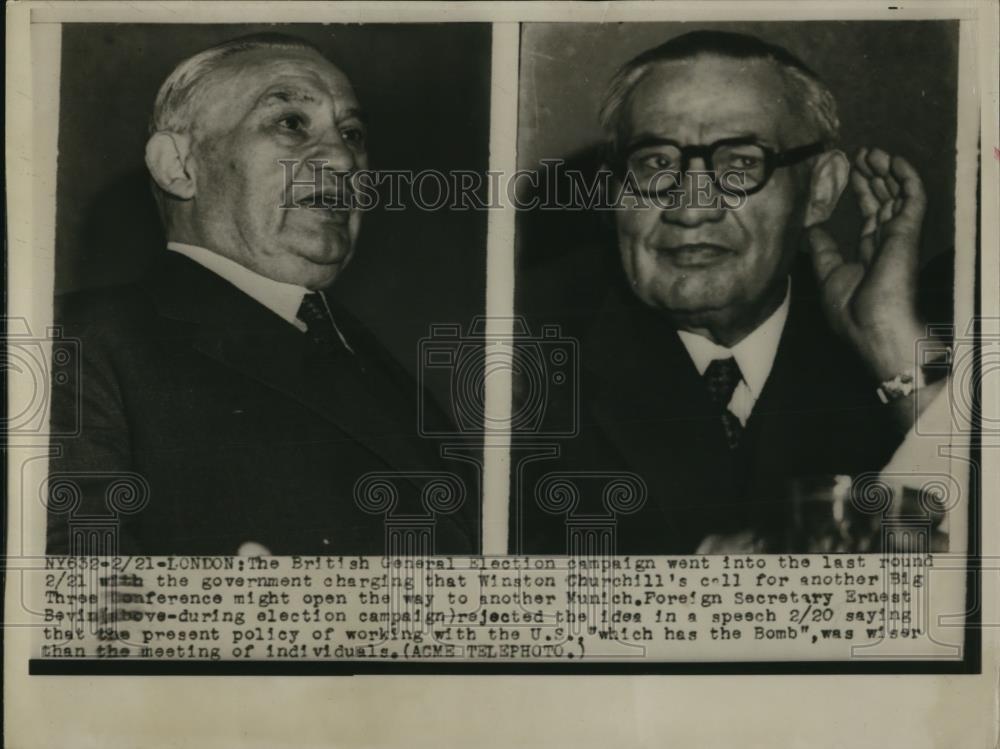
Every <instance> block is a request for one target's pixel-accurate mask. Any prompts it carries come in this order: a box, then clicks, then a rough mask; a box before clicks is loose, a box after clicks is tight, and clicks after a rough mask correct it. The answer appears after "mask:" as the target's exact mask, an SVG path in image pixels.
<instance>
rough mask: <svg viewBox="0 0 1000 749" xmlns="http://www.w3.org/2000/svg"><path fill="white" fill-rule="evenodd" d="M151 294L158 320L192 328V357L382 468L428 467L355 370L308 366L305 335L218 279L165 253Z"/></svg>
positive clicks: (419, 448) (411, 436) (413, 427)
mask: <svg viewBox="0 0 1000 749" xmlns="http://www.w3.org/2000/svg"><path fill="white" fill-rule="evenodd" d="M149 290H150V293H151V294H152V296H153V298H154V300H155V302H156V304H157V306H158V309H159V312H160V314H161V316H163V317H165V318H167V319H171V320H180V321H184V322H186V323H189V324H191V325H192V326H193V327H192V329H191V331H190V342H191V345H192V347H193V348H194V349H195V350H196V351H198V352H200V353H201V354H203V355H205V356H207V357H209V358H211V359H213V360H214V361H216V362H218V363H220V364H222V365H224V366H226V367H229V368H231V369H233V370H235V371H238V372H240V373H241V374H243V375H245V376H247V377H249V378H251V379H253V380H256V381H257V382H259V383H261V384H263V385H265V386H267V387H269V388H271V389H273V390H275V391H276V392H279V393H281V394H283V395H285V396H287V397H289V398H292V399H293V400H295V401H297V402H298V403H300V404H302V405H304V406H306V407H307V408H309V409H310V410H312V411H313V412H314V413H316V414H318V415H320V416H322V417H323V418H326V419H327V420H329V421H330V422H331V423H332V424H333V425H335V426H336V427H337V428H338V429H340V430H341V431H343V432H344V433H345V434H347V435H348V436H349V437H351V438H352V440H354V441H356V442H357V443H358V444H360V445H363V446H364V447H366V448H367V449H368V450H369V451H371V452H372V453H373V454H374V455H376V456H377V457H379V458H380V459H381V460H382V461H383V462H385V463H386V465H387V466H388V467H391V468H395V469H399V470H407V469H409V470H412V469H413V468H414V467H415V466H418V465H426V462H427V461H426V448H424V447H423V446H422V445H421V444H420V443H419V440H417V439H416V437H415V434H414V432H415V430H416V424H403V423H401V422H402V419H391V418H389V417H387V416H386V415H385V414H386V411H387V410H389V411H391V410H392V408H393V407H394V406H395V405H397V404H395V403H386V402H384V401H385V399H382V400H380V399H379V398H378V397H376V396H375V395H373V394H372V393H371V392H370V388H369V386H368V385H369V383H367V382H365V380H364V375H362V374H360V372H358V371H357V370H354V369H353V368H350V367H326V368H322V369H317V368H314V367H309V366H307V362H306V351H307V349H306V339H305V336H304V335H303V334H302V333H301V332H300V331H299V330H297V329H296V328H295V327H294V326H292V325H290V324H289V323H288V322H286V321H285V320H282V319H281V318H280V317H278V316H277V315H275V314H274V313H272V312H271V311H270V310H268V309H267V308H265V307H264V306H263V305H261V304H259V303H257V302H256V301H255V300H253V299H251V298H250V297H249V296H247V295H245V294H243V293H242V292H241V291H239V290H238V289H236V288H235V287H234V286H232V285H231V284H229V283H228V282H226V281H225V280H224V279H222V278H220V277H218V276H216V275H215V274H214V273H211V272H210V271H208V270H206V269H204V268H202V267H201V266H200V265H198V264H197V263H195V262H194V261H191V260H189V259H188V258H186V257H183V256H181V255H177V254H176V253H172V252H171V253H167V257H166V258H165V259H164V265H163V268H162V271H161V273H160V274H159V275H158V276H157V277H156V280H154V281H153V282H152V284H151V285H150V286H149ZM407 428H408V429H409V430H411V431H409V432H408V431H406V429H407Z"/></svg>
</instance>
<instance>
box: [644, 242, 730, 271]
mask: <svg viewBox="0 0 1000 749" xmlns="http://www.w3.org/2000/svg"><path fill="white" fill-rule="evenodd" d="M656 253H657V254H658V255H659V256H660V257H665V258H667V259H668V260H669V261H670V262H671V263H672V264H674V265H676V266H678V267H680V268H699V267H702V266H707V265H714V264H716V263H720V262H723V261H725V260H727V259H729V258H730V257H732V256H733V255H735V254H736V253H735V252H734V251H733V250H731V249H729V248H728V247H723V246H722V245H719V244H711V243H708V242H696V243H691V244H678V245H673V246H668V247H657V248H656Z"/></svg>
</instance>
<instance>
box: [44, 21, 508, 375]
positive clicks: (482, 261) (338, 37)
mask: <svg viewBox="0 0 1000 749" xmlns="http://www.w3.org/2000/svg"><path fill="white" fill-rule="evenodd" d="M260 31H278V32H282V33H287V34H292V35H295V36H299V37H302V38H303V39H306V40H308V41H310V42H312V43H314V44H316V45H317V46H318V47H319V48H320V49H321V50H323V51H324V52H325V53H326V54H327V56H328V57H329V58H330V59H331V60H332V61H333V62H334V63H335V64H337V65H338V67H340V68H341V69H342V70H343V71H344V72H345V73H346V74H347V75H348V77H349V78H350V79H351V81H352V83H353V84H354V87H355V90H356V91H357V94H358V97H359V99H360V101H361V104H362V106H363V107H364V109H365V111H366V114H367V117H368V121H369V152H370V166H371V168H373V169H411V170H414V171H419V170H422V169H438V170H449V169H470V170H476V171H479V172H485V171H486V169H487V167H488V161H489V126H490V111H489V103H490V26H489V24H382V25H374V24H368V25H356V24H355V25H345V24H329V25H320V24H309V25H301V24H281V25H265V24H242V25H233V24H228V25H187V24H177V25H158V24H65V25H64V26H63V32H62V34H63V41H62V79H61V98H60V112H59V160H58V185H57V212H56V293H57V294H59V293H62V292H67V291H72V290H75V289H81V288H91V287H97V286H107V285H112V284H117V283H122V282H128V281H131V280H135V279H136V278H137V277H139V276H140V275H141V274H142V273H143V272H144V271H145V270H146V269H147V268H148V267H149V265H150V262H151V260H152V259H153V258H154V256H155V254H156V253H158V252H164V251H165V250H164V249H163V247H164V245H165V238H164V236H163V233H162V230H161V228H160V223H159V219H158V217H157V214H156V208H155V204H154V202H153V198H152V193H151V191H150V187H149V178H148V176H147V173H146V169H145V165H144V163H143V151H144V148H145V143H146V137H147V126H148V121H149V116H150V114H151V112H152V107H153V101H154V99H155V98H156V92H157V90H158V88H159V86H160V84H161V83H162V82H163V80H164V79H165V78H166V77H167V76H168V75H169V74H170V72H171V70H173V68H174V67H175V66H176V65H177V64H178V63H179V62H180V61H181V60H183V59H184V58H186V57H188V56H190V55H192V54H194V53H196V52H199V51H201V50H202V49H205V48H207V47H209V46H212V45H214V44H218V43H219V42H222V41H225V40H227V39H232V38H234V37H238V36H243V35H245V34H251V33H256V32H260ZM428 190H430V188H428ZM485 286H486V213H485V212H484V211H437V212H426V211H419V210H416V209H413V208H411V209H409V210H404V211H385V210H381V209H377V210H374V211H369V212H368V213H366V215H365V216H364V218H363V220H362V228H361V237H360V240H359V246H358V250H357V253H356V254H355V257H354V259H353V260H352V262H351V265H350V266H349V267H348V269H347V270H346V271H345V272H344V274H343V275H342V276H341V277H340V278H339V279H338V280H337V283H336V284H335V286H334V293H335V295H336V296H337V297H338V299H340V300H341V301H342V302H343V303H344V304H346V305H347V306H348V307H350V308H351V309H352V310H353V311H354V312H355V313H356V314H357V315H358V316H359V317H360V318H361V319H362V320H364V321H365V322H366V323H367V324H368V325H369V326H370V327H371V328H372V329H373V330H374V332H375V333H376V335H378V336H379V337H380V338H381V339H382V340H383V341H384V342H385V344H386V345H387V346H388V347H389V348H390V350H391V351H392V352H393V353H394V355H395V356H396V357H397V358H398V359H399V360H400V362H401V363H402V364H403V365H404V366H406V367H407V368H408V369H409V370H411V371H413V370H415V368H416V366H417V346H416V341H417V340H418V339H419V338H420V337H421V336H424V335H426V334H427V330H428V326H429V325H430V324H431V323H447V322H455V323H461V324H462V327H463V328H465V327H466V325H467V322H468V321H469V319H471V318H472V317H473V316H475V315H477V314H483V312H484V307H485V299H486V296H485V295H486V290H485Z"/></svg>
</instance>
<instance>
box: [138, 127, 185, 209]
mask: <svg viewBox="0 0 1000 749" xmlns="http://www.w3.org/2000/svg"><path fill="white" fill-rule="evenodd" d="M190 154H191V139H190V138H189V137H188V136H187V135H182V134H180V133H169V132H164V131H160V132H156V133H153V134H152V135H151V136H150V138H149V140H148V141H146V168H148V169H149V173H150V174H151V175H152V177H153V179H154V180H155V181H156V184H157V185H159V187H160V189H161V190H163V191H164V192H167V193H169V194H170V195H173V196H174V197H176V198H180V199H181V200H190V199H191V198H193V197H194V194H195V184H194V170H193V164H192V160H191V159H190V158H189V156H190Z"/></svg>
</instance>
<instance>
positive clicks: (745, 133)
mask: <svg viewBox="0 0 1000 749" xmlns="http://www.w3.org/2000/svg"><path fill="white" fill-rule="evenodd" d="M723 140H747V141H757V142H759V143H763V144H767V143H768V142H769V141H768V139H767V138H762V137H761V136H760V134H759V133H756V132H753V131H750V130H741V131H737V132H733V133H729V134H727V135H724V136H723V137H721V138H713V139H712V140H711V141H710V142H708V143H681V142H680V141H679V140H675V139H673V138H666V137H664V136H663V135H660V134H658V133H650V132H641V133H637V134H636V135H634V136H633V137H632V138H630V139H629V140H628V142H627V143H626V144H625V149H626V150H636V149H639V148H647V147H649V146H698V145H702V146H707V145H711V144H712V143H718V142H719V141H723Z"/></svg>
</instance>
